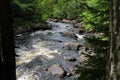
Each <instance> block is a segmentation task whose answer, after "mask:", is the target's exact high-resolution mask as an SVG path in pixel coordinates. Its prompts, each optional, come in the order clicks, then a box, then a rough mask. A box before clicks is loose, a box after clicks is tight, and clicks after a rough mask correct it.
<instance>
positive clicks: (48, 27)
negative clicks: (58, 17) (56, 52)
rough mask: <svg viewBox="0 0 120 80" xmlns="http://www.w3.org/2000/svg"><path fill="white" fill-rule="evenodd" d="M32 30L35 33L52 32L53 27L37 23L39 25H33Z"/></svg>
mask: <svg viewBox="0 0 120 80" xmlns="http://www.w3.org/2000/svg"><path fill="white" fill-rule="evenodd" d="M31 29H32V30H33V31H37V30H51V29H52V27H51V26H47V25H46V24H43V23H37V24H32V25H31Z"/></svg>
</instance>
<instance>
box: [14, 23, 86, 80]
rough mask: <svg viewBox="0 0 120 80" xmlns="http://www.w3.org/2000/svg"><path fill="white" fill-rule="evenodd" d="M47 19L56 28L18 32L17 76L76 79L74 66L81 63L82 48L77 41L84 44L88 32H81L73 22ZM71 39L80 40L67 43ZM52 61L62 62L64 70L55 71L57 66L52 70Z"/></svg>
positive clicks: (34, 79) (29, 79) (28, 79)
mask: <svg viewBox="0 0 120 80" xmlns="http://www.w3.org/2000/svg"><path fill="white" fill-rule="evenodd" d="M47 23H48V25H49V26H51V27H52V30H44V31H43V30H38V31H35V32H32V33H27V32H26V33H23V34H17V35H16V46H17V47H16V49H15V51H16V54H17V55H19V57H16V76H17V80H73V79H74V78H75V77H76V76H77V75H76V74H75V73H74V69H75V66H76V65H80V60H79V56H80V51H81V50H82V48H79V49H78V46H77V44H80V45H83V44H84V42H85V40H84V38H83V36H84V35H80V34H79V33H78V32H77V31H76V29H75V28H74V26H73V25H72V24H69V23H61V22H52V21H47ZM65 32H66V33H65ZM70 43H77V44H76V46H74V45H73V46H72V48H71V47H69V46H67V45H66V44H70ZM76 47H77V48H76ZM52 65H60V66H57V67H58V69H61V68H62V70H63V71H64V74H59V73H58V75H57V73H56V72H55V73H54V74H53V72H54V70H53V72H52V71H51V70H49V67H50V66H52ZM53 68H54V67H53ZM59 75H60V76H59ZM61 75H62V77H61Z"/></svg>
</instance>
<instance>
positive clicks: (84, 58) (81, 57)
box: [77, 54, 88, 63]
mask: <svg viewBox="0 0 120 80" xmlns="http://www.w3.org/2000/svg"><path fill="white" fill-rule="evenodd" d="M77 60H78V61H79V62H80V63H82V62H84V61H87V60H88V57H87V56H86V55H85V54H81V55H80V56H79V57H78V58H77Z"/></svg>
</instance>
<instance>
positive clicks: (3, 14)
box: [0, 0, 16, 80]
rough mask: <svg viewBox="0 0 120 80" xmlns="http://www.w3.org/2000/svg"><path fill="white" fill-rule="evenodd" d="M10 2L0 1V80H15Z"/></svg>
mask: <svg viewBox="0 0 120 80" xmlns="http://www.w3.org/2000/svg"><path fill="white" fill-rule="evenodd" d="M13 33H14V32H13V27H12V14H11V8H10V0H0V64H1V70H0V73H1V74H0V80H16V77H15V74H16V71H15V51H14V34H13Z"/></svg>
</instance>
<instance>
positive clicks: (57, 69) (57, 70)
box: [48, 64, 65, 77]
mask: <svg viewBox="0 0 120 80" xmlns="http://www.w3.org/2000/svg"><path fill="white" fill-rule="evenodd" d="M48 71H50V72H51V73H52V75H58V76H59V77H63V76H64V74H65V70H64V69H63V67H62V66H61V65H59V64H54V65H51V66H50V67H49V68H48Z"/></svg>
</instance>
